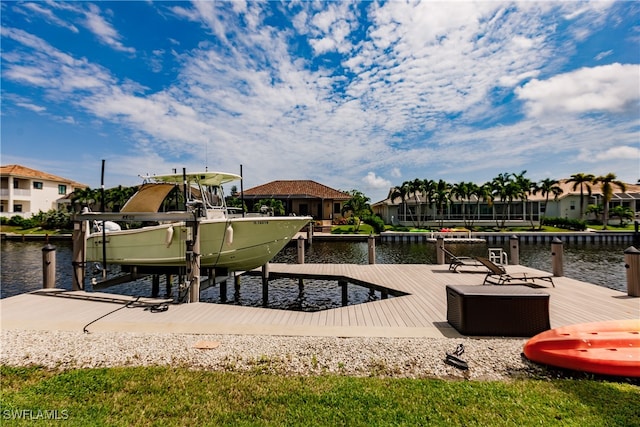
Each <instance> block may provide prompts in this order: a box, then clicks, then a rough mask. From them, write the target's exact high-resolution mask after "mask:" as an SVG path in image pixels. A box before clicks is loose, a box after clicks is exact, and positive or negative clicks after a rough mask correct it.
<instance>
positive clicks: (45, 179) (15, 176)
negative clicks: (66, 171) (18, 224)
mask: <svg viewBox="0 0 640 427" xmlns="http://www.w3.org/2000/svg"><path fill="white" fill-rule="evenodd" d="M86 187H87V186H86V185H84V184H80V183H78V182H75V181H73V180H71V179H68V178H62V177H59V176H56V175H52V174H50V173H47V172H43V171H39V170H36V169H31V168H28V167H26V166H22V165H6V166H0V216H5V217H12V216H14V215H20V216H22V217H25V218H29V217H31V216H32V215H33V214H36V213H38V212H40V211H42V212H47V211H49V210H51V209H56V210H57V209H61V208H66V207H68V205H69V204H70V203H71V201H70V197H69V196H70V195H71V193H73V191H74V190H75V189H78V188H86Z"/></svg>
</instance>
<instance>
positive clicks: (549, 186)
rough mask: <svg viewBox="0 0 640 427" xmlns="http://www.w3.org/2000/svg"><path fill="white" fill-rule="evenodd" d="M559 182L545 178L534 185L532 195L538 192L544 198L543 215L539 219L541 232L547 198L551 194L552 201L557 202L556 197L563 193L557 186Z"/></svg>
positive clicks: (545, 213)
mask: <svg viewBox="0 0 640 427" xmlns="http://www.w3.org/2000/svg"><path fill="white" fill-rule="evenodd" d="M558 184H559V181H557V180H555V179H551V178H545V179H543V180H542V181H540V184H538V185H536V187H535V189H534V190H533V194H536V193H537V192H538V191H540V194H541V195H542V196H544V197H545V199H544V213H543V214H542V218H540V230H542V223H543V222H544V217H545V216H546V215H547V205H548V204H549V196H550V195H552V194H553V200H558V196H559V195H561V194H562V193H563V190H562V188H560V186H559V185H558Z"/></svg>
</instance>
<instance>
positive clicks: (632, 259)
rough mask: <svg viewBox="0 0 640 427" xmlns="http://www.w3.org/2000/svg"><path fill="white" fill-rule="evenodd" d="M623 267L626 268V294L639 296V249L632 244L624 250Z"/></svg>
mask: <svg viewBox="0 0 640 427" xmlns="http://www.w3.org/2000/svg"><path fill="white" fill-rule="evenodd" d="M624 268H626V269H627V295H629V296H631V297H640V251H639V250H638V249H636V248H635V247H633V246H631V247H628V248H627V249H625V251H624Z"/></svg>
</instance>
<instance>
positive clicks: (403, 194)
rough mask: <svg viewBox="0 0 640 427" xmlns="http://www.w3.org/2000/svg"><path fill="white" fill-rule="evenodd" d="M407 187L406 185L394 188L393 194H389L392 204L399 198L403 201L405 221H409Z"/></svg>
mask: <svg viewBox="0 0 640 427" xmlns="http://www.w3.org/2000/svg"><path fill="white" fill-rule="evenodd" d="M407 196H408V193H407V187H406V186H404V185H400V186H399V187H394V188H393V189H392V190H391V194H389V199H390V200H391V202H392V203H393V202H394V201H395V200H396V199H397V198H400V200H401V201H402V208H403V209H402V211H403V218H404V221H406V220H407Z"/></svg>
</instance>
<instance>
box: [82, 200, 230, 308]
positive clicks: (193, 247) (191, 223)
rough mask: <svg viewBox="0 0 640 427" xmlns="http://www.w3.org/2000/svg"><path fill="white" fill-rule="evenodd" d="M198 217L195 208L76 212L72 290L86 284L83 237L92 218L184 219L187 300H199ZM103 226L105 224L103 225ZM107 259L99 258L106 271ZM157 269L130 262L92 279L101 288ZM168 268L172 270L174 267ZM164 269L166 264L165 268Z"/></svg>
mask: <svg viewBox="0 0 640 427" xmlns="http://www.w3.org/2000/svg"><path fill="white" fill-rule="evenodd" d="M200 219H201V217H200V216H199V215H198V212H197V210H196V211H195V212H162V213H158V212H126V213H124V212H116V213H101V212H83V213H80V214H77V215H75V217H74V223H73V234H72V240H73V285H72V288H73V290H84V288H85V284H84V279H85V271H86V239H87V235H88V233H89V224H92V223H93V222H94V221H96V222H98V223H104V222H105V221H114V222H115V221H118V222H136V221H137V222H143V221H154V222H155V221H157V222H164V221H168V222H185V224H186V225H187V227H189V231H190V232H189V233H188V240H187V241H186V251H185V267H186V283H187V284H188V289H189V294H188V297H189V298H188V301H190V302H198V301H199V300H200V274H201V271H200V233H199V227H200ZM103 228H104V225H103ZM104 236H105V237H104V238H103V245H105V244H106V239H107V238H108V233H107V234H105V235H104ZM106 267H107V266H106V260H103V262H102V269H103V271H106ZM158 269H163V268H162V267H152V266H149V267H146V266H132V267H130V271H129V272H128V273H127V274H124V275H121V276H117V277H113V278H111V279H104V280H101V281H96V282H95V283H93V287H94V289H104V288H107V287H109V286H114V285H117V284H121V283H127V282H131V281H134V280H137V279H140V278H141V277H144V276H145V275H147V274H154V273H155V274H157V273H158V271H157V270H158ZM174 269H175V267H174V268H171V270H174ZM164 270H165V271H164V272H167V271H166V268H164ZM221 280H223V278H218V280H215V279H214V280H211V279H209V281H208V282H214V283H216V282H218V281H221Z"/></svg>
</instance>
